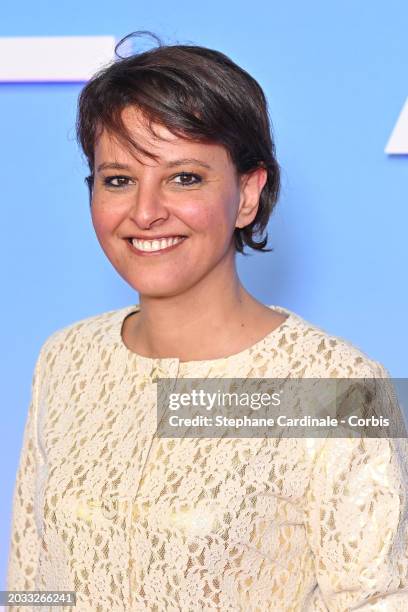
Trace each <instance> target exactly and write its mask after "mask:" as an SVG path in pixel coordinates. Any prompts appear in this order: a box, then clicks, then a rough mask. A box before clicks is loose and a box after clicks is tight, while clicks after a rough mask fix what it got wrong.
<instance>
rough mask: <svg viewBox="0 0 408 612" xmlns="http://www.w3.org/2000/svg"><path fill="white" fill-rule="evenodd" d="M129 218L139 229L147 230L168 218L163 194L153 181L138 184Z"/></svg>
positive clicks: (141, 181)
mask: <svg viewBox="0 0 408 612" xmlns="http://www.w3.org/2000/svg"><path fill="white" fill-rule="evenodd" d="M129 217H130V219H132V221H134V222H135V223H136V224H137V225H138V226H139V227H140V229H149V228H150V227H151V226H152V225H153V224H158V223H159V221H165V220H166V219H167V218H168V217H169V211H168V209H167V207H166V205H165V201H164V196H163V193H161V192H160V187H159V186H158V185H157V183H156V182H155V181H154V180H152V179H150V180H144V181H143V180H140V181H139V182H138V184H137V189H136V193H135V194H134V196H133V201H132V206H131V209H130V212H129Z"/></svg>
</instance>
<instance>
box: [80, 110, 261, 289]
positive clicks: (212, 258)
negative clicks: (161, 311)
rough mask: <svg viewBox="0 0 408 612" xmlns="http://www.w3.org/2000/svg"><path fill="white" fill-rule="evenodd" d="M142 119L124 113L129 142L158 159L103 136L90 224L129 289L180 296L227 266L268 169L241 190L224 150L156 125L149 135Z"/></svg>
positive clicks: (97, 155)
mask: <svg viewBox="0 0 408 612" xmlns="http://www.w3.org/2000/svg"><path fill="white" fill-rule="evenodd" d="M142 119H143V118H142V115H141V114H140V113H139V112H138V111H137V109H135V108H132V107H129V108H127V109H125V111H124V112H123V120H124V123H125V125H126V127H127V129H128V130H129V132H130V133H131V135H132V137H133V138H134V139H135V140H136V141H137V142H138V143H139V144H140V145H142V146H143V147H144V148H145V149H147V150H148V151H149V152H152V153H154V154H156V155H158V156H159V158H158V161H155V160H154V159H152V158H149V157H142V156H141V154H139V153H135V154H133V153H132V152H131V151H130V150H129V149H128V148H127V147H126V145H124V144H123V143H120V142H119V141H118V140H116V139H114V138H113V137H112V136H110V135H109V134H108V133H106V132H103V133H102V134H101V136H100V137H99V139H98V141H97V143H96V147H95V181H94V191H93V199H92V221H93V225H94V228H95V231H96V235H97V237H98V240H99V242H100V244H101V246H102V248H103V250H104V252H105V254H106V256H107V257H108V259H109V260H110V262H111V263H112V265H113V266H114V267H115V269H116V270H117V271H118V273H119V274H120V275H121V276H122V277H123V278H124V279H125V280H126V281H127V282H128V283H129V285H131V286H132V287H133V288H134V289H135V290H136V291H138V292H139V293H140V294H141V295H146V296H152V297H153V296H154V297H159V296H172V295H178V294H181V293H183V292H185V291H187V290H188V289H190V288H192V287H193V286H194V285H196V284H197V283H199V282H200V281H202V280H203V279H204V278H205V277H208V275H214V274H215V275H216V272H217V271H222V270H221V268H222V267H224V266H226V267H228V266H231V262H233V261H234V255H235V249H234V242H233V233H234V228H235V227H236V226H238V225H239V226H241V227H243V226H245V225H247V224H248V223H250V222H251V221H252V220H253V218H254V217H255V214H256V209H257V203H258V202H259V194H260V191H261V190H262V187H263V184H264V182H265V180H266V172H265V171H263V170H261V169H260V171H258V170H257V171H256V175H257V176H256V177H255V178H254V177H251V179H250V181H248V182H246V187H243V183H245V181H243V177H241V178H239V177H237V175H236V171H235V167H234V165H233V163H232V162H231V161H230V159H229V157H228V155H227V151H226V149H225V148H224V147H223V146H221V145H218V144H202V143H194V142H189V141H188V140H184V139H182V138H179V137H176V136H174V135H173V134H171V132H169V131H168V130H167V129H166V128H165V127H163V126H159V125H156V124H154V125H153V128H154V131H155V132H156V134H157V138H155V137H154V136H153V135H152V134H151V133H150V132H149V131H148V129H147V128H146V126H145V124H144V123H143V121H142ZM134 155H137V156H138V159H136V157H135V156H134ZM260 172H261V173H262V172H264V173H265V176H263V174H260ZM248 176H250V175H248ZM251 196H252V197H251ZM251 203H252V207H251ZM248 219H249V220H248ZM225 269H226V268H225Z"/></svg>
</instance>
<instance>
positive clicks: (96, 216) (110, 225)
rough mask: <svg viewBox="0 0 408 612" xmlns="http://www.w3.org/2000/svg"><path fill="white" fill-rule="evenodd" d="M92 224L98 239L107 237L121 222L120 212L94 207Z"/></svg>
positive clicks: (99, 206) (98, 206)
mask: <svg viewBox="0 0 408 612" xmlns="http://www.w3.org/2000/svg"><path fill="white" fill-rule="evenodd" d="M91 218H92V224H93V226H94V230H95V232H96V234H97V236H98V237H100V238H101V237H104V236H107V235H108V234H109V233H110V232H111V231H112V230H114V228H115V227H116V226H117V224H118V222H119V214H118V211H115V210H113V209H108V208H107V207H104V206H101V205H95V204H93V205H92V210H91Z"/></svg>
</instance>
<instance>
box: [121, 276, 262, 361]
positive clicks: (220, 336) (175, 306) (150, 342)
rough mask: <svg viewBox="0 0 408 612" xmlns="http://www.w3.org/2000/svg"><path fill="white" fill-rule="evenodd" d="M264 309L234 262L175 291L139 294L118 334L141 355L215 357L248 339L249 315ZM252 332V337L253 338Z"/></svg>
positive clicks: (188, 358) (185, 359)
mask: <svg viewBox="0 0 408 612" xmlns="http://www.w3.org/2000/svg"><path fill="white" fill-rule="evenodd" d="M266 310H269V309H267V308H266V307H265V306H263V305H262V304H261V303H260V302H258V301H257V300H255V299H254V298H253V297H252V296H251V295H250V294H249V293H248V292H247V291H246V290H245V289H244V287H243V286H242V284H241V282H240V280H239V278H238V275H237V272H236V268H235V265H234V266H233V270H232V273H231V269H229V270H228V269H226V268H224V269H221V270H217V271H213V274H211V275H207V276H206V277H205V278H204V279H202V280H201V281H200V282H199V283H197V284H196V285H195V286H194V287H191V288H190V289H189V290H188V291H186V292H183V293H182V294H179V295H175V296H166V297H151V296H145V295H141V296H140V312H139V313H138V314H137V315H135V316H133V317H129V319H128V325H127V328H126V329H125V328H124V330H123V332H124V333H123V337H124V340H125V343H126V344H127V346H128V347H129V348H130V349H131V350H134V351H135V352H137V353H139V354H141V355H144V356H146V357H156V358H165V357H178V358H179V359H181V360H183V361H189V360H195V359H212V358H214V359H215V358H217V357H218V356H224V355H226V354H232V353H233V352H236V351H238V350H240V348H243V346H242V344H243V343H244V344H245V342H250V341H251V338H252V336H251V333H252V335H253V334H254V330H253V319H254V316H255V318H256V316H257V315H259V314H260V313H261V311H262V314H263V315H265V311H266ZM269 314H270V312H268V315H269ZM251 325H252V332H251ZM269 325H270V323H269ZM246 332H249V337H247V338H245V333H246ZM247 336H248V333H247ZM255 336H256V330H255ZM255 336H254V341H256V340H257V339H259V338H256V337H255Z"/></svg>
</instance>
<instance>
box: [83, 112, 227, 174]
mask: <svg viewBox="0 0 408 612" xmlns="http://www.w3.org/2000/svg"><path fill="white" fill-rule="evenodd" d="M122 121H123V123H124V126H125V128H126V131H127V132H128V134H129V135H130V136H131V138H132V140H133V141H135V142H136V143H137V144H138V145H140V146H141V147H142V148H143V149H145V150H147V151H149V152H150V153H152V154H153V155H157V161H156V160H154V159H153V158H150V157H148V156H146V155H143V154H142V153H141V152H139V151H137V150H136V149H135V148H133V147H130V146H129V145H128V144H127V143H126V142H125V141H124V140H123V139H121V138H120V137H118V136H117V135H115V134H112V133H109V132H108V131H107V130H102V131H101V134H100V135H99V137H98V138H97V140H96V143H95V163H96V164H99V163H103V162H106V161H113V160H114V161H123V162H125V161H126V162H127V163H129V162H130V160H132V161H140V162H142V163H143V164H145V163H146V164H147V165H156V163H157V164H161V163H165V162H168V161H171V160H172V159H175V158H188V157H190V158H196V159H200V160H202V161H204V162H207V163H208V164H210V165H212V166H214V165H216V166H218V167H224V168H225V167H226V166H228V165H231V161H230V157H229V154H228V151H227V149H226V148H225V147H224V146H223V145H221V144H218V143H202V142H197V141H191V140H188V139H187V138H182V137H180V136H176V135H175V134H173V133H172V132H170V130H168V129H167V128H166V126H164V125H161V124H159V123H152V124H151V126H149V122H148V119H147V118H146V117H145V116H144V115H143V114H142V113H141V112H140V110H139V109H137V108H134V107H128V108H125V109H124V110H123V111H122Z"/></svg>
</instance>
